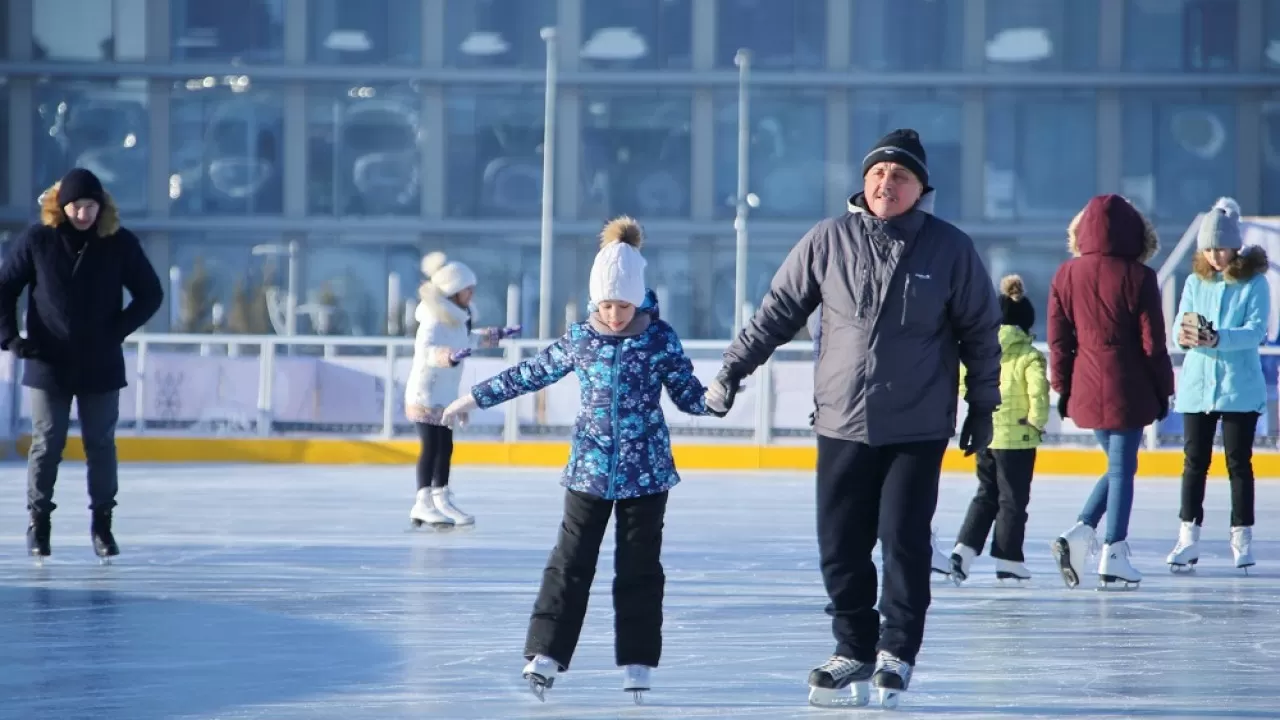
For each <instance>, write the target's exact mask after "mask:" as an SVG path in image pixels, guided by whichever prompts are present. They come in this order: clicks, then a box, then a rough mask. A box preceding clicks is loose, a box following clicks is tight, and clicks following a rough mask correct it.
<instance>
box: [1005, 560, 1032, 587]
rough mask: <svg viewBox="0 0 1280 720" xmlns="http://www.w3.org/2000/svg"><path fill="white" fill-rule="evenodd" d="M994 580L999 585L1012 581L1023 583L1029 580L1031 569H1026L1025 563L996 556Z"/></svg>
mask: <svg viewBox="0 0 1280 720" xmlns="http://www.w3.org/2000/svg"><path fill="white" fill-rule="evenodd" d="M996 580H997V581H999V582H1000V584H1001V585H1003V584H1005V583H1006V582H1012V583H1013V584H1014V585H1025V584H1027V583H1029V582H1031V571H1030V570H1028V569H1027V564H1026V563H1020V562H1018V561H1016V560H1002V559H1000V558H996Z"/></svg>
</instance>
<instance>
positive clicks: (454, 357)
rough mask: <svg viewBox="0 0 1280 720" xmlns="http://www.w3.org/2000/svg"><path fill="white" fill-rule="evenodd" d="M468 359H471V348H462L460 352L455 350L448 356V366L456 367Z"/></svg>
mask: <svg viewBox="0 0 1280 720" xmlns="http://www.w3.org/2000/svg"><path fill="white" fill-rule="evenodd" d="M469 357H471V348H462V349H461V350H455V351H454V352H452V353H450V354H449V364H451V365H457V364H458V363H460V362H462V361H463V360H466V359H467V358H469Z"/></svg>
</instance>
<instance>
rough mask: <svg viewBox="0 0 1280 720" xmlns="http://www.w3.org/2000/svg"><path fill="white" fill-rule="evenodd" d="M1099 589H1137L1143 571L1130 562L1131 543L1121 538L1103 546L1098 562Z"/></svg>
mask: <svg viewBox="0 0 1280 720" xmlns="http://www.w3.org/2000/svg"><path fill="white" fill-rule="evenodd" d="M1098 581H1099V582H1098V589H1099V590H1137V589H1138V584H1139V583H1141V582H1142V573H1140V572H1138V569H1137V568H1135V567H1134V566H1133V565H1132V564H1131V563H1130V562H1129V543H1128V542H1126V541H1124V540H1121V541H1120V542H1114V543H1111V544H1110V545H1104V546H1103V547H1102V559H1101V560H1100V561H1099V562H1098Z"/></svg>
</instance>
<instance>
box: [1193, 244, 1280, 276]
mask: <svg viewBox="0 0 1280 720" xmlns="http://www.w3.org/2000/svg"><path fill="white" fill-rule="evenodd" d="M1267 268H1268V265H1267V251H1266V250H1265V249H1263V248H1262V246H1260V245H1246V246H1245V248H1244V249H1243V250H1241V251H1240V252H1238V253H1236V257H1235V259H1234V260H1232V261H1231V262H1230V263H1229V264H1228V265H1227V269H1226V270H1223V271H1222V275H1221V278H1222V279H1223V280H1226V281H1227V282H1248V281H1249V280H1251V279H1253V277H1254V276H1257V275H1262V274H1265V273H1266V272H1267ZM1191 270H1192V271H1193V272H1194V273H1195V274H1196V275H1198V276H1200V279H1201V280H1205V281H1208V282H1215V281H1217V280H1218V279H1219V275H1218V271H1217V270H1214V269H1213V266H1212V265H1210V264H1209V261H1208V260H1206V259H1205V257H1204V254H1203V253H1201V252H1196V253H1195V255H1193V256H1192V259H1191Z"/></svg>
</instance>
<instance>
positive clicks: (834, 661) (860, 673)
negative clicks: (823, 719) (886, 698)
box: [809, 655, 875, 708]
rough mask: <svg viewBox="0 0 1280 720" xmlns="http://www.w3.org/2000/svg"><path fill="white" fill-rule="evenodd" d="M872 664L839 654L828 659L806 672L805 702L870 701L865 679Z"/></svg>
mask: <svg viewBox="0 0 1280 720" xmlns="http://www.w3.org/2000/svg"><path fill="white" fill-rule="evenodd" d="M874 671H875V666H874V665H873V664H871V663H864V662H858V661H857V660H854V659H853V658H848V657H844V656H843V655H832V656H831V657H830V659H828V660H827V661H826V662H824V663H822V664H821V665H819V666H818V667H816V668H814V669H813V670H812V671H810V673H809V704H810V705H813V706H814V707H825V708H831V707H862V706H863V705H866V704H867V703H869V702H871V688H870V686H869V684H868V682H869V681H870V680H871V673H872V672H874Z"/></svg>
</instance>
